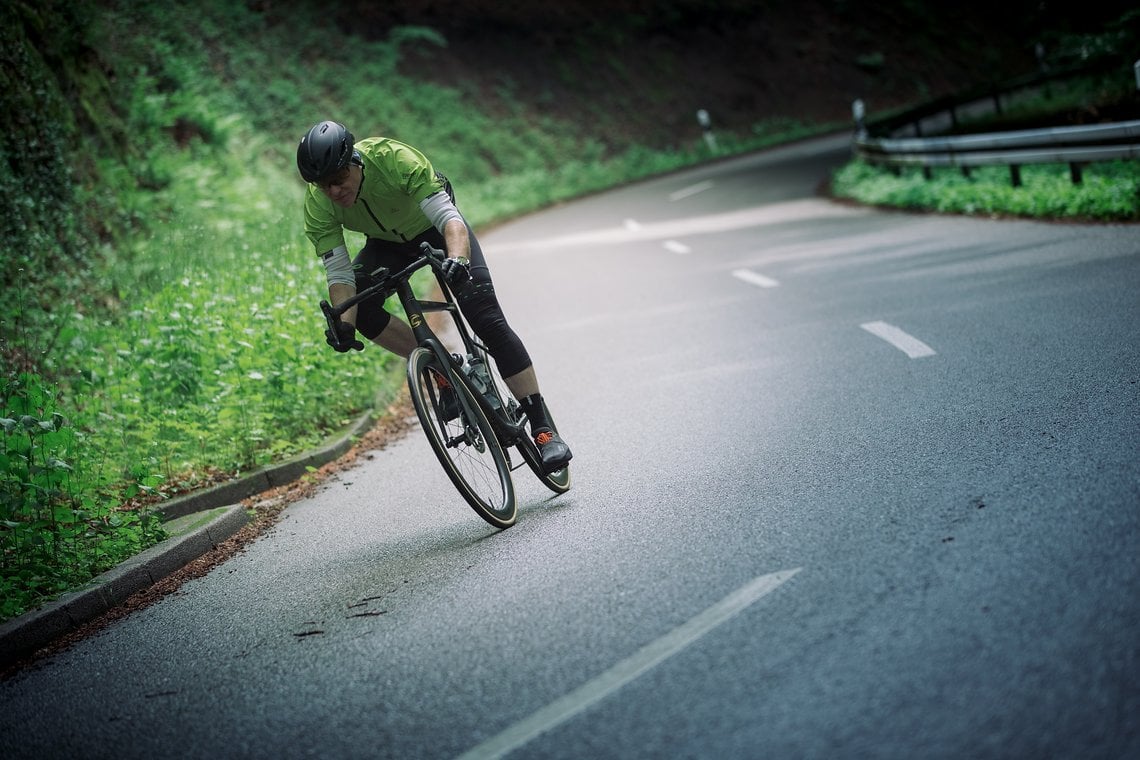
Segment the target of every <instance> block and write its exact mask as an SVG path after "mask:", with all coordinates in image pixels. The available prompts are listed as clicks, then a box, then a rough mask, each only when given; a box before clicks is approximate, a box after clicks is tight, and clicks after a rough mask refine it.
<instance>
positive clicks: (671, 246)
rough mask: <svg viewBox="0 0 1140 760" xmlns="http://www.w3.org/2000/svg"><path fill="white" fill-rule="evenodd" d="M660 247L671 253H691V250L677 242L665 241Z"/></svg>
mask: <svg viewBox="0 0 1140 760" xmlns="http://www.w3.org/2000/svg"><path fill="white" fill-rule="evenodd" d="M661 245H663V246H665V250H667V251H672V252H673V253H691V252H692V250H693V249H692V248H690V247H689V246H687V245H685V244H684V243H682V242H680V241H678V240H666V241H665V242H664V243H662V244H661Z"/></svg>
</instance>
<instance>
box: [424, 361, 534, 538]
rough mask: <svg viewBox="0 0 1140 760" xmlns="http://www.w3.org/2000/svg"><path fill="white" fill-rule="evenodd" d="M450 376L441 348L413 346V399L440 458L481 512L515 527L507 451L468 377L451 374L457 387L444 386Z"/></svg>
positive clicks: (501, 524)
mask: <svg viewBox="0 0 1140 760" xmlns="http://www.w3.org/2000/svg"><path fill="white" fill-rule="evenodd" d="M444 377H445V373H444V372H442V370H441V368H440V366H439V360H438V359H437V358H436V356H435V354H433V353H432V352H431V351H429V350H428V349H426V348H423V347H420V348H417V349H415V350H414V351H412V354H411V356H410V357H409V358H408V388H409V390H410V391H411V395H412V405H413V406H415V408H416V414H417V415H418V416H419V418H420V424H421V425H423V428H424V433H425V434H426V435H427V438H428V442H429V443H430V444H431V447H432V449H433V450H434V451H435V455H436V457H438V458H439V463H440V464H441V465H443V469H444V471H445V472H447V476H448V477H449V478H451V482H452V483H454V484H455V487H456V489H457V490H458V491H459V493H460V495H462V496H463V498H464V499H465V500H466V501H467V503H468V504H470V505H471V508H472V509H474V510H475V511H476V512H477V513H478V514H479V516H480V517H482V518H483V519H484V520H486V521H487V522H488V523H490V524H491V525H494V526H495V527H497V528H509V527H510V526H512V525H514V523H515V517H516V515H517V511H518V510H517V507H516V505H515V492H514V484H513V483H512V482H511V469H510V465H509V464H508V462H507V457H506V455H505V454H504V453H503V449H502V447H501V446H500V445H499V441H498V439H497V438H496V437H495V432H494V429H493V428H492V427H491V423H490V421H489V420H488V419H487V416H486V415H485V414H484V413H483V410H482V408H480V406H479V404H478V403H477V402H476V401H475V397H474V394H473V393H472V391H471V390H470V389H469V388H468V386H467V383H466V381H465V380H464V378H462V377H461V376H460V375H459V373H454V374H451V375H448V377H449V378H450V380H451V382H450V383H449V384H450V386H451V387H450V388H444V387H443V386H442V385H441V383H447V381H444V380H443V378H444ZM449 394H450V395H451V398H450V399H449V398H448V395H449ZM449 417H451V418H452V419H448V418H449Z"/></svg>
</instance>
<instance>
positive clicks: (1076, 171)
mask: <svg viewBox="0 0 1140 760" xmlns="http://www.w3.org/2000/svg"><path fill="white" fill-rule="evenodd" d="M1069 179H1070V180H1072V183H1073V184H1074V185H1079V184H1081V165H1080V164H1078V163H1077V162H1076V161H1073V162H1072V163H1070V164H1069Z"/></svg>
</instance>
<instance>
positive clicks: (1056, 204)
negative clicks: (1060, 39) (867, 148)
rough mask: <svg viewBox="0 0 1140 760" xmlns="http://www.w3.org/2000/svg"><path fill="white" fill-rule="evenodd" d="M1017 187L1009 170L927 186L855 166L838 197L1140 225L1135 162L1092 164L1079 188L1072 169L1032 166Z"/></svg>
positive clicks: (954, 173) (843, 173)
mask: <svg viewBox="0 0 1140 760" xmlns="http://www.w3.org/2000/svg"><path fill="white" fill-rule="evenodd" d="M1021 178H1022V186H1021V187H1014V186H1013V185H1012V183H1011V181H1010V173H1009V169H1008V168H1006V167H984V168H981V169H976V170H974V171H972V172H971V173H970V176H969V177H965V176H963V175H962V173H961V172H960V171H958V170H957V169H940V170H937V171H934V172H933V178H932V179H930V180H927V179H925V178H924V177H923V175H922V172H921V171H919V170H917V169H910V170H906V171H902V172H900V173H899V174H898V175H895V174H894V173H892V172H891V171H890V170H888V169H885V168H880V167H874V166H871V165H869V164H866V163H864V162H862V161H855V162H852V163H850V164H848V165H847V166H845V167H843V168H842V169H840V170H839V171H838V172H836V173H835V176H834V178H833V180H832V191H833V192H834V193H835V194H836V195H838V196H839V197H843V198H853V199H855V200H858V201H860V202H862V203H869V204H873V205H884V206H897V207H901V208H909V209H920V210H928V211H939V212H949V213H961V214H981V215H1012V216H1027V217H1046V218H1060V219H1085V220H1096V221H1113V220H1116V221H1131V220H1137V219H1140V165H1138V164H1137V162H1135V161H1117V162H1110V163H1099V164H1090V165H1088V166H1086V167H1085V168H1084V171H1083V181H1082V182H1081V183H1080V184H1079V185H1073V184H1072V182H1071V181H1070V177H1069V168H1068V166H1067V165H1042V166H1027V167H1022V169H1021Z"/></svg>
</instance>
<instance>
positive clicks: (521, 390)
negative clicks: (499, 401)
mask: <svg viewBox="0 0 1140 760" xmlns="http://www.w3.org/2000/svg"><path fill="white" fill-rule="evenodd" d="M503 382H504V383H506V384H507V387H508V388H510V389H511V394H512V395H514V397H515V398H518V399H523V398H526V397H527V396H532V395H534V394H535V393H538V392H539V390H538V376H537V375H535V373H534V365H533V364H532V365H531V366H529V367H527V368H526V369H524V370H523V371H522V372H517V373H515V374H513V375H511V376H510V377H504V378H503Z"/></svg>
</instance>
